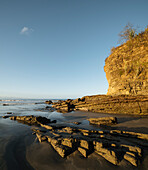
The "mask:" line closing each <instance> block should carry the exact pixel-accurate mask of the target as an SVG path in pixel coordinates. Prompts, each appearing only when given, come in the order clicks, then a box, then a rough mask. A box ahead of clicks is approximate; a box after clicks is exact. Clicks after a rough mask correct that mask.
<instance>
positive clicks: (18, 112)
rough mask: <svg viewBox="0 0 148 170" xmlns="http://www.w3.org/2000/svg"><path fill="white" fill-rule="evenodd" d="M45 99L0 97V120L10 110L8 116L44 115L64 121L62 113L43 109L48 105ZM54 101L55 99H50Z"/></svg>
mask: <svg viewBox="0 0 148 170" xmlns="http://www.w3.org/2000/svg"><path fill="white" fill-rule="evenodd" d="M45 101H46V99H8V98H7V99H6V98H0V119H1V120H0V122H1V121H2V120H3V123H4V122H5V121H4V119H3V118H2V117H3V116H5V115H8V114H7V113H8V112H11V113H12V114H10V116H11V115H12V116H13V115H15V116H25V115H34V116H44V117H47V118H49V119H51V120H53V119H56V120H57V121H64V116H63V114H62V113H58V112H56V111H54V112H50V111H48V110H44V108H45V107H46V106H49V105H47V104H46V103H45ZM52 101H55V100H52ZM38 110H39V111H38Z"/></svg>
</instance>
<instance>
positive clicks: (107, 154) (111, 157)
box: [95, 148, 119, 165]
mask: <svg viewBox="0 0 148 170" xmlns="http://www.w3.org/2000/svg"><path fill="white" fill-rule="evenodd" d="M95 152H96V153H97V154H99V155H101V156H102V157H104V158H105V159H106V160H107V161H109V162H111V163H112V164H114V165H117V164H118V163H119V160H118V159H117V156H116V153H115V152H114V151H110V150H108V149H105V148H98V150H96V151H95Z"/></svg>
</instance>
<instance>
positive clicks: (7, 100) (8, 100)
mask: <svg viewBox="0 0 148 170" xmlns="http://www.w3.org/2000/svg"><path fill="white" fill-rule="evenodd" d="M0 101H1V102H11V101H15V102H18V101H23V100H14V99H13V100H10V99H6V100H3V99H2V100H1V99H0Z"/></svg>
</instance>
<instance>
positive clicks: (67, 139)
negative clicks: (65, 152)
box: [61, 138, 78, 149]
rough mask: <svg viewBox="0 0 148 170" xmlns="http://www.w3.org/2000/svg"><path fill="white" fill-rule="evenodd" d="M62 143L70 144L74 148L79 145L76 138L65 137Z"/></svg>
mask: <svg viewBox="0 0 148 170" xmlns="http://www.w3.org/2000/svg"><path fill="white" fill-rule="evenodd" d="M61 143H62V145H65V146H68V147H70V148H73V149H74V148H76V147H77V146H78V143H77V141H76V139H73V138H63V139H62V142H61Z"/></svg>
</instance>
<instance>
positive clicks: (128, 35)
mask: <svg viewBox="0 0 148 170" xmlns="http://www.w3.org/2000/svg"><path fill="white" fill-rule="evenodd" d="M136 32H137V30H136V28H134V27H133V25H132V24H131V23H128V24H127V25H126V26H125V27H124V28H123V30H122V31H121V32H120V33H119V37H120V38H119V42H125V41H127V40H131V39H133V38H134V37H135V35H136Z"/></svg>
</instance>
